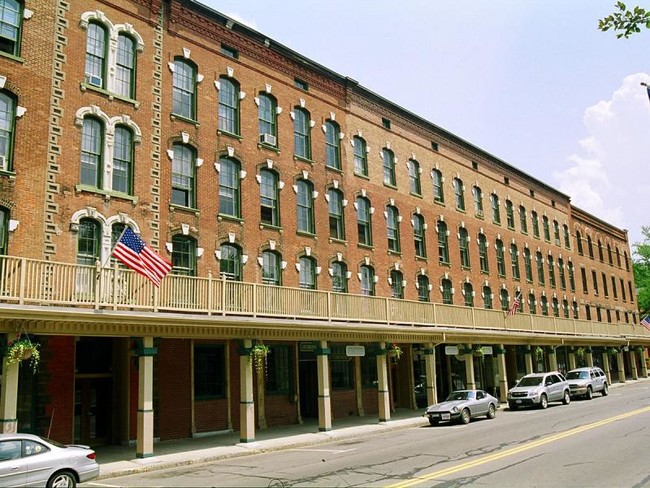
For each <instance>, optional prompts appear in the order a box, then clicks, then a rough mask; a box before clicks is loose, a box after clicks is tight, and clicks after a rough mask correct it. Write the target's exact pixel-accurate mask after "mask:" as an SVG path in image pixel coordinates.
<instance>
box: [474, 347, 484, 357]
mask: <svg viewBox="0 0 650 488" xmlns="http://www.w3.org/2000/svg"><path fill="white" fill-rule="evenodd" d="M472 352H473V353H474V356H476V357H477V358H482V357H483V354H484V352H483V346H474V350H473V351H472Z"/></svg>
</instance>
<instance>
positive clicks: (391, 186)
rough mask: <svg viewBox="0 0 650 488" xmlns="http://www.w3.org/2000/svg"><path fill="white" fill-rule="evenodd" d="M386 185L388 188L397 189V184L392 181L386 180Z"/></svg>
mask: <svg viewBox="0 0 650 488" xmlns="http://www.w3.org/2000/svg"><path fill="white" fill-rule="evenodd" d="M384 186H385V187H386V188H392V189H393V190H397V185H393V184H392V183H386V182H385V181H384Z"/></svg>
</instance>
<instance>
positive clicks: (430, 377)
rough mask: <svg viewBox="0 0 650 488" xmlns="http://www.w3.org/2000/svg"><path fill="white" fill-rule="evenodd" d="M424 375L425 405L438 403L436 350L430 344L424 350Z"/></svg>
mask: <svg viewBox="0 0 650 488" xmlns="http://www.w3.org/2000/svg"><path fill="white" fill-rule="evenodd" d="M424 374H425V375H426V385H427V405H435V404H436V403H438V395H437V394H436V349H435V346H434V345H433V343H432V342H429V343H428V344H427V345H426V348H425V349H424Z"/></svg>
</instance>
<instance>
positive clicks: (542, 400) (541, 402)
mask: <svg viewBox="0 0 650 488" xmlns="http://www.w3.org/2000/svg"><path fill="white" fill-rule="evenodd" d="M546 407H548V398H546V395H545V394H542V397H541V398H540V399H539V408H546Z"/></svg>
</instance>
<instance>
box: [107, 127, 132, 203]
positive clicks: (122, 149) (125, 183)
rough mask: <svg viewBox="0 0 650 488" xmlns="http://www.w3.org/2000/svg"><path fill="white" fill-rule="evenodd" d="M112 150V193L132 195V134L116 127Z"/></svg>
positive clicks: (123, 128)
mask: <svg viewBox="0 0 650 488" xmlns="http://www.w3.org/2000/svg"><path fill="white" fill-rule="evenodd" d="M113 144H114V149H113V182H112V188H113V191H118V192H121V193H127V194H129V195H132V194H133V133H132V132H131V130H130V129H128V128H126V127H124V126H121V125H118V126H117V127H116V128H115V140H114V143H113Z"/></svg>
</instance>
